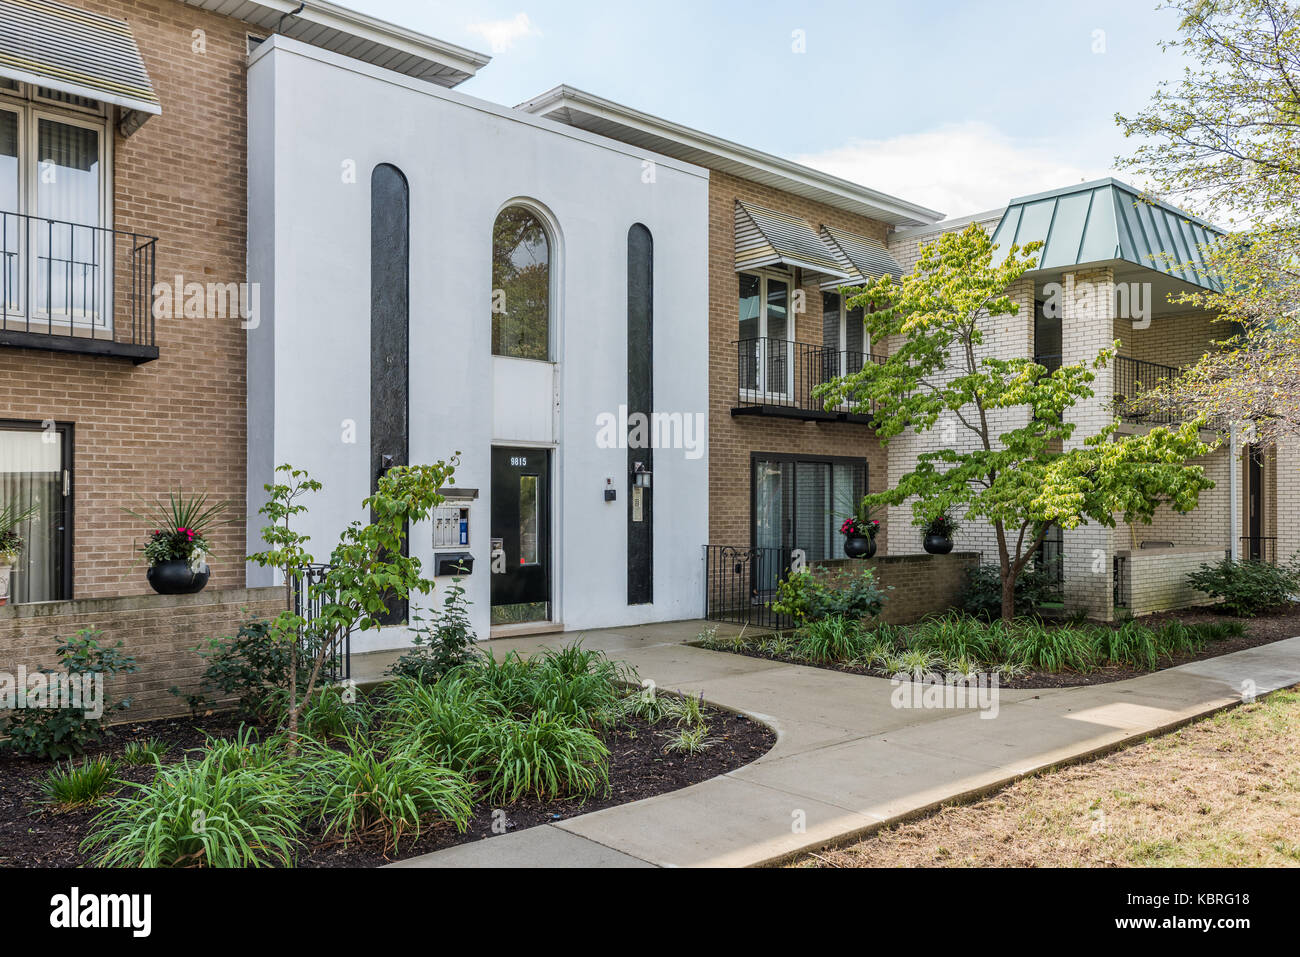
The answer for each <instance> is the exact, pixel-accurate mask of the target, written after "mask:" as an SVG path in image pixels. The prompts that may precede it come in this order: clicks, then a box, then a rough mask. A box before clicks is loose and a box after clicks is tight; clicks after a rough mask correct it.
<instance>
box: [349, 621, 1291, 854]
mask: <svg viewBox="0 0 1300 957" xmlns="http://www.w3.org/2000/svg"><path fill="white" fill-rule="evenodd" d="M703 627H705V624H704V623H702V622H672V623H668V624H661V625H647V626H641V627H633V628H616V629H608V630H602V631H591V632H586V633H584V634H583V635H582V639H583V643H584V645H585V646H586V647H588V648H599V649H603V650H605V651H607V652H608V653H609V654H610V656H611V657H613V658H617V659H621V660H623V661H626V662H628V663H629V664H631V665H633V666H635V667H636V669H637V670H638V672H640V674H641V677H642V678H650V679H652V680H653V681H654V682H655V683H656V685H658V687H660V688H665V689H674V690H681V691H685V692H688V693H703V694H704V696H705V698H706V699H708V700H709V701H710V702H713V703H715V704H718V705H721V706H723V707H727V708H733V709H735V710H738V711H742V712H745V713H747V714H749V715H751V716H753V717H755V718H757V719H759V720H761V721H764V722H766V723H768V724H769V725H771V726H772V727H773V728H775V729H776V731H777V734H778V738H777V743H776V745H775V746H774V747H773V748H772V750H771V751H770V752H768V753H767V754H766V755H764V756H763V757H762V758H760V759H758V760H757V761H755V762H754V763H753V764H750V765H747V766H745V767H743V768H740V769H738V770H736V771H732V772H730V773H729V774H724V775H722V776H720V777H717V778H714V779H712V780H710V781H705V782H703V783H701V784H696V785H693V786H691V787H688V788H683V789H682V790H679V791H674V792H672V793H669V794H662V795H659V796H658V797H653V798H647V799H646V800H642V801H637V802H634V803H632V804H624V805H621V806H619V807H612V808H606V809H604V810H600V811H594V812H592V813H589V814H583V815H580V816H578V817H574V818H570V819H567V820H564V821H559V822H557V823H555V824H548V825H542V826H539V827H534V828H529V829H527V830H524V831H519V832H515V833H512V834H506V835H502V836H501V837H496V838H490V839H488V840H484V841H477V842H474V843H471V844H463V845H460V846H458V847H454V848H449V849H447V850H443V851H437V852H434V853H432V854H427V855H424V856H422V857H418V858H413V859H411V860H408V861H403V862H401V863H400V864H396V865H393V866H396V867H503V866H517V867H528V866H549V867H555V866H576V867H638V866H650V865H657V866H662V867H691V866H706V867H737V866H752V865H759V864H765V863H771V862H775V861H779V860H781V859H783V858H787V857H789V856H791V855H793V854H796V853H797V852H799V851H803V850H808V849H811V848H815V847H817V846H818V845H821V844H824V843H826V842H828V841H831V840H835V839H844V838H848V837H852V836H854V835H858V834H864V833H867V832H870V831H872V830H875V829H877V828H879V827H881V826H883V825H886V824H889V823H893V822H896V821H898V820H899V819H902V818H905V817H908V816H911V815H914V814H917V813H919V812H922V811H925V810H928V809H931V808H934V807H937V806H938V805H940V804H942V803H944V802H947V801H952V800H954V799H957V798H963V797H971V796H974V795H978V794H982V793H985V792H988V791H990V790H994V789H996V788H998V787H1001V786H1003V785H1005V784H1008V783H1010V782H1012V781H1014V780H1016V779H1017V778H1020V777H1022V776H1024V775H1026V774H1029V773H1031V772H1033V771H1036V770H1039V769H1042V768H1046V767H1050V766H1052V765H1055V764H1059V763H1062V762H1065V761H1069V760H1074V759H1079V758H1083V757H1087V756H1090V755H1094V754H1098V753H1102V752H1105V751H1108V750H1111V749H1113V748H1114V747H1116V746H1117V745H1120V744H1122V743H1124V742H1128V741H1133V740H1137V739H1141V738H1144V737H1146V736H1148V735H1151V734H1155V733H1158V732H1161V731H1164V730H1168V729H1170V728H1172V727H1175V726H1177V725H1179V724H1182V723H1184V722H1186V721H1188V720H1190V719H1192V718H1195V717H1198V716H1200V715H1204V714H1208V713H1211V712H1213V711H1216V710H1218V709H1221V708H1225V707H1229V706H1231V705H1234V704H1238V703H1240V701H1241V700H1242V692H1243V688H1244V689H1246V690H1247V691H1250V690H1252V689H1253V692H1254V693H1255V694H1266V693H1267V692H1269V691H1274V690H1276V689H1278V688H1284V687H1289V686H1291V685H1294V684H1297V683H1300V638H1291V639H1288V640H1286V641H1281V642H1276V643H1274V644H1271V645H1265V646H1263V647H1259V648H1252V649H1249V650H1247V651H1239V652H1237V653H1235V654H1231V655H1225V656H1222V657H1219V658H1213V659H1209V660H1206V661H1199V662H1194V663H1192V664H1187V665H1182V666H1180V667H1177V668H1170V669H1168V670H1166V671H1161V672H1157V673H1155V674H1151V675H1147V676H1144V677H1140V678H1134V679H1132V680H1129V681H1120V682H1114V683H1112V684H1103V685H1092V686H1087V687H1080V688H1060V689H1048V690H1024V691H1010V690H1001V691H1000V696H999V700H998V705H999V707H998V712H997V716H996V717H993V718H981V717H980V713H979V711H978V710H975V709H965V710H956V709H947V710H943V709H931V710H925V709H916V708H913V709H904V708H896V707H894V705H893V703H892V696H893V691H894V689H893V688H892V687H891V684H890V682H889V681H887V680H885V679H882V678H868V677H862V676H859V675H848V674H841V673H838V672H833V671H827V670H824V669H818V668H809V667H804V666H800V665H787V664H781V663H778V662H772V661H765V660H762V659H757V658H747V657H744V656H741V655H733V654H728V653H725V652H713V651H704V650H702V649H699V648H691V647H687V646H686V645H684V644H683V642H686V641H690V640H692V639H694V638H695V637H696V635H697V634H698V633H699V632H700V630H701V629H702V628H703ZM577 637H578V636H577V635H576V634H572V633H570V634H563V635H547V636H541V637H537V638H517V639H511V640H500V641H493V642H489V643H488V647H490V648H491V650H492V651H493V652H494V653H496V654H504V653H505V652H507V651H510V650H518V651H519V653H520V654H525V655H526V654H530V653H532V652H534V651H537V650H539V649H541V648H543V647H554V646H556V645H561V644H567V643H569V642H571V641H573V640H575V639H576V638H577ZM393 657H395V655H387V656H385V655H365V656H359V659H360V660H357V661H356V664H355V665H354V672H360V673H359V674H356V677H358V678H362V677H364V676H365V674H366V673H367V672H369V671H373V672H374V673H375V675H378V674H380V673H382V671H383V669H384V668H385V667H387V664H388V662H389V661H390V660H391V659H392V658H393Z"/></svg>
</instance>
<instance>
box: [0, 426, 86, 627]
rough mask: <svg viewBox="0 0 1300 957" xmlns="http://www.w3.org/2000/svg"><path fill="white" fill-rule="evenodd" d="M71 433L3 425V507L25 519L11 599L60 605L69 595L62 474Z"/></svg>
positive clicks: (0, 455) (0, 477)
mask: <svg viewBox="0 0 1300 957" xmlns="http://www.w3.org/2000/svg"><path fill="white" fill-rule="evenodd" d="M66 442H67V435H66V434H65V433H64V432H63V431H61V430H52V431H47V430H44V429H35V428H30V429H12V428H2V427H0V507H8V508H10V509H12V510H13V511H15V512H16V513H17V514H20V515H26V516H27V517H26V518H25V519H24V520H23V521H22V522H20V523H19V524H18V525H17V527H16V531H17V533H18V537H19V538H20V539H21V540H22V541H21V547H20V548H19V549H18V550H17V553H16V555H15V556H14V559H15V560H14V563H13V571H12V574H11V578H10V586H9V591H10V596H9V600H10V601H12V602H15V603H18V602H36V601H59V600H61V599H65V598H69V597H71V596H70V595H69V594H68V587H67V586H68V581H67V579H68V577H69V576H68V575H67V574H66V572H67V556H68V514H67V507H68V506H67V502H68V499H67V497H66V496H65V495H64V491H65V488H64V481H63V471H64V468H65V461H66V459H65V456H66V453H67V447H66Z"/></svg>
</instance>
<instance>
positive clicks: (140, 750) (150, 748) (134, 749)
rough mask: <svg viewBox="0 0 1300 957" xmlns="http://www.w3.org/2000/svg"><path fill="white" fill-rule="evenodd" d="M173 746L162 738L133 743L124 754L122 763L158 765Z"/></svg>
mask: <svg viewBox="0 0 1300 957" xmlns="http://www.w3.org/2000/svg"><path fill="white" fill-rule="evenodd" d="M171 749H172V746H171V745H170V744H168V743H167V742H166V741H163V740H162V739H161V738H149V739H148V740H147V741H132V742H131V743H130V744H128V745H127V746H126V748H125V750H123V752H122V763H123V764H129V765H141V764H158V763H160V762H161V761H162V759H163V757H164V756H165V755H166V754H167V752H168V751H170V750H171Z"/></svg>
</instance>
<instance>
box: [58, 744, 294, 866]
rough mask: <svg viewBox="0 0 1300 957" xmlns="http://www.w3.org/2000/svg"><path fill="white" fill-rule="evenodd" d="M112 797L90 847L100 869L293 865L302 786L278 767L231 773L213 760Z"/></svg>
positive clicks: (183, 765)
mask: <svg viewBox="0 0 1300 957" xmlns="http://www.w3.org/2000/svg"><path fill="white" fill-rule="evenodd" d="M129 787H130V790H129V791H127V792H125V793H119V795H118V796H117V797H114V798H112V799H110V801H109V802H108V805H107V807H106V808H105V809H104V810H103V811H101V812H100V813H99V814H98V815H97V816H96V817H95V819H94V821H93V822H92V832H91V834H90V836H89V837H87V838H86V840H85V841H83V842H82V845H81V849H82V851H83V852H84V853H88V854H90V855H92V859H93V861H94V863H95V864H96V865H97V866H99V867H264V866H267V865H271V864H281V865H286V866H287V865H289V864H292V863H293V856H294V852H295V849H296V847H297V844H298V839H299V835H300V834H301V825H300V823H299V815H300V814H301V813H302V811H303V807H304V805H303V799H302V797H301V788H300V787H299V786H298V785H297V783H296V781H295V780H294V779H292V778H291V777H290V776H289V775H288V774H286V773H285V772H283V771H281V770H278V769H276V768H275V767H260V768H237V769H235V770H226V769H225V768H224V767H223V766H222V763H221V762H220V761H218V760H214V758H213V756H212V755H208V756H206V757H204V758H202V759H200V760H197V761H195V760H191V759H190V758H184V759H182V760H181V761H179V762H177V763H176V764H171V765H166V766H164V767H161V768H159V769H158V773H157V774H156V775H155V776H154V778H153V780H152V781H150V782H149V783H147V784H138V785H130V786H129Z"/></svg>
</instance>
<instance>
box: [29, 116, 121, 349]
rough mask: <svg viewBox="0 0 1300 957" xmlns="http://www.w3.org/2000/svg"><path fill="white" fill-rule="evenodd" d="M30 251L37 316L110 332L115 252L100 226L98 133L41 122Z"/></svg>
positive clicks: (34, 303) (70, 126)
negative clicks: (111, 265)
mask: <svg viewBox="0 0 1300 957" xmlns="http://www.w3.org/2000/svg"><path fill="white" fill-rule="evenodd" d="M36 161H37V168H36V171H35V172H36V180H37V184H36V215H37V216H39V217H41V218H42V219H43V220H44V222H40V223H36V222H33V223H32V226H31V229H32V232H33V235H32V237H31V246H32V248H33V249H34V251H35V256H34V259H33V261H32V274H33V275H32V289H33V292H34V295H35V300H34V302H33V307H34V308H33V312H34V313H39V314H40V315H42V316H46V317H48V318H49V319H50V320H52V321H53V322H62V323H70V324H71V323H77V324H90V325H94V326H106V325H107V316H108V303H107V299H106V293H107V292H108V287H107V283H106V278H107V277H108V276H109V275H111V270H109V269H108V268H106V266H108V263H107V262H106V260H107V258H108V257H109V256H111V255H112V247H111V246H108V245H106V243H105V242H104V241H103V239H102V238H101V235H102V234H97V233H96V230H95V229H94V228H93V227H96V226H98V225H99V224H100V204H101V201H102V197H101V195H100V169H99V132H98V131H97V130H93V129H89V128H87V127H84V126H73V125H71V124H68V123H60V122H58V121H56V120H50V119H44V118H42V119H40V120H39V121H38V123H37V144H36Z"/></svg>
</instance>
